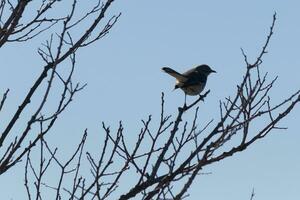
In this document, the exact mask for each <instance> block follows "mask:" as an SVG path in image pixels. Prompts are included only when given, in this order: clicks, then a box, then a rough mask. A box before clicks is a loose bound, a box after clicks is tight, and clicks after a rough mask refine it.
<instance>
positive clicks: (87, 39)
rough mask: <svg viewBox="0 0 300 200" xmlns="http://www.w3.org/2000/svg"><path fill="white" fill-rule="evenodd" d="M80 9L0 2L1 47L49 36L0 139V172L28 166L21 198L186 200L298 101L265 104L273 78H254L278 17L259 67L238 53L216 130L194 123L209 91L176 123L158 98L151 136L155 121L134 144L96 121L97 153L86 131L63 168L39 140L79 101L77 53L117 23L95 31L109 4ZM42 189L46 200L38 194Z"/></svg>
mask: <svg viewBox="0 0 300 200" xmlns="http://www.w3.org/2000/svg"><path fill="white" fill-rule="evenodd" d="M82 2H83V1H76V0H74V1H72V2H71V4H69V8H70V11H69V13H68V14H67V15H62V16H61V17H54V18H53V17H49V16H51V15H49V13H50V11H52V9H56V6H60V5H61V4H62V5H63V6H66V5H65V4H68V3H65V4H63V3H62V2H60V1H59V0H44V1H42V2H40V4H38V3H36V2H35V3H33V2H32V1H30V0H20V1H17V2H11V1H5V0H3V1H1V4H0V17H1V18H0V19H1V22H3V23H2V24H1V26H0V47H2V46H4V45H9V43H10V42H23V43H24V44H26V42H27V41H29V40H31V39H33V38H35V37H36V36H38V35H40V34H49V35H50V38H49V39H48V40H47V41H46V42H45V44H43V47H41V48H39V50H38V54H39V56H40V58H42V60H43V61H44V62H45V65H44V67H43V69H42V71H41V73H40V76H39V77H38V78H37V79H36V81H35V82H34V83H33V85H32V87H31V89H30V90H29V92H28V93H27V95H26V96H25V97H24V100H23V102H22V103H21V105H20V106H19V107H18V108H17V110H16V112H15V113H14V114H13V116H12V118H11V119H10V120H9V122H8V124H7V126H6V127H5V128H4V129H3V132H2V133H1V137H0V156H1V157H0V158H1V159H0V174H3V173H5V172H7V171H8V170H13V169H14V166H15V165H17V164H18V163H19V162H21V160H22V159H25V161H24V162H25V173H24V177H25V183H24V184H25V187H26V190H27V196H28V199H45V198H46V197H45V196H46V195H47V196H49V193H51V192H52V195H53V196H54V198H55V199H122V200H125V199H131V198H134V197H136V198H138V199H145V200H146V199H147V200H150V199H177V200H179V199H183V198H185V197H187V196H188V195H187V192H188V189H189V187H190V186H191V185H192V183H193V181H194V180H195V178H196V177H197V176H198V175H199V174H200V173H201V170H202V169H203V167H205V166H207V165H210V164H212V163H216V162H219V161H222V160H223V159H225V158H228V157H230V156H233V155H234V154H236V153H238V152H242V151H244V150H246V149H247V147H249V146H250V145H252V144H253V143H254V142H256V141H258V140H259V139H262V138H264V137H265V136H266V135H268V134H269V133H270V132H271V131H272V130H274V129H282V127H279V126H278V123H279V122H280V121H281V120H282V119H283V118H285V117H286V116H287V115H288V114H289V113H290V112H291V111H292V110H293V109H294V107H295V105H296V104H297V103H298V102H299V101H300V95H299V94H300V90H298V91H296V92H295V93H293V94H292V95H291V96H289V97H287V98H286V99H285V100H282V101H281V102H280V103H279V104H276V105H272V103H271V97H269V92H270V90H271V89H272V87H273V85H274V84H275V82H276V79H277V77H276V78H274V79H272V80H271V81H268V77H267V73H265V74H262V73H261V70H260V69H261V67H262V63H263V56H264V54H265V53H266V51H267V47H268V44H269V42H270V39H271V37H272V34H273V29H274V25H275V22H276V13H275V14H274V16H273V21H272V25H271V27H270V32H269V34H268V36H267V39H266V41H265V44H264V45H263V47H262V50H261V52H259V54H258V56H257V59H256V60H255V61H254V62H253V63H252V62H249V61H248V58H247V55H246V54H245V53H244V51H243V50H242V54H243V56H244V60H245V65H246V67H245V73H244V75H243V79H242V81H241V83H240V84H239V85H238V86H237V88H236V93H235V95H234V96H233V97H227V98H225V99H224V100H222V101H220V104H219V109H220V116H219V119H218V121H217V122H216V123H215V122H213V120H211V121H209V122H208V123H207V124H205V125H198V123H197V118H198V116H199V113H198V109H199V106H201V101H204V99H205V97H206V96H207V95H209V93H210V91H209V90H208V91H206V92H205V93H204V94H203V95H201V96H200V97H199V98H198V99H197V100H196V101H194V102H193V103H191V104H190V105H188V106H183V107H179V108H178V112H177V114H174V116H173V115H166V113H165V111H164V105H165V100H164V94H163V93H162V96H161V111H160V121H159V124H158V126H157V127H158V128H157V129H151V128H150V124H151V123H152V116H149V117H148V118H147V119H145V120H142V123H143V127H142V128H141V130H140V133H139V135H138V137H137V138H136V142H135V145H133V146H132V145H131V144H129V143H127V141H126V136H125V134H124V131H123V124H122V122H120V123H119V127H118V128H117V131H116V132H115V133H114V132H111V130H110V128H109V127H108V126H107V125H106V124H105V123H104V122H103V124H102V128H103V133H104V135H103V141H102V149H101V151H100V153H95V152H88V151H86V150H85V143H86V140H87V135H88V132H87V130H86V131H85V132H84V133H83V136H82V139H81V141H80V142H79V144H78V145H77V146H76V145H74V146H76V148H75V151H74V153H73V155H72V156H70V158H69V159H68V160H67V161H62V160H60V159H59V157H58V154H57V152H58V151H57V148H55V147H53V146H54V145H53V144H49V142H48V141H47V140H46V138H45V135H46V134H47V133H49V130H50V129H51V128H52V127H53V126H54V124H55V122H56V121H57V119H58V117H59V116H60V115H61V113H62V112H63V111H64V110H65V109H66V107H67V106H68V105H69V104H70V102H71V101H72V100H73V98H74V96H75V95H76V93H77V92H79V91H81V90H82V89H83V88H84V87H85V85H80V84H74V83H73V81H72V76H73V73H74V69H75V66H76V53H77V51H78V50H79V49H81V48H85V47H87V46H88V45H90V44H92V43H94V42H96V41H97V40H99V39H101V38H102V37H103V36H105V35H106V34H107V33H108V32H109V30H110V29H111V28H112V27H113V26H114V25H115V23H116V22H117V20H118V18H119V17H120V14H118V15H114V16H112V17H111V18H109V19H108V20H107V22H106V23H105V24H104V26H102V29H101V30H100V31H99V28H98V27H99V26H101V25H102V24H101V23H102V22H103V21H105V18H104V15H105V14H106V12H107V10H108V9H109V7H110V6H111V4H112V2H113V0H107V1H106V2H105V3H102V2H100V1H99V2H98V3H96V4H95V5H94V7H93V8H92V9H91V10H87V11H86V13H84V14H83V15H82V16H81V17H78V16H77V15H76V14H75V13H76V9H77V7H78V6H79V3H82ZM33 8H38V9H37V10H38V11H37V13H36V14H35V16H33V17H32V18H31V19H29V20H28V19H27V18H25V19H24V14H26V10H28V9H33ZM91 18H93V19H92V20H91ZM83 22H84V23H90V25H89V26H88V27H87V28H86V29H84V30H83V31H82V32H81V33H80V34H79V35H78V33H77V32H76V31H78V27H79V28H80V26H81V24H82V23H83ZM58 25H60V26H58ZM49 32H50V33H49ZM67 60H69V62H70V64H69V68H70V69H69V71H68V72H67V73H66V70H63V71H62V70H60V65H61V63H62V62H64V61H67ZM57 81H58V82H61V83H62V84H61V85H62V88H61V96H60V98H59V99H58V100H57V102H56V103H57V107H56V109H55V111H53V112H52V113H49V112H46V111H45V107H46V106H45V105H46V102H47V101H49V93H50V91H52V90H53V84H54V82H57ZM43 86H44V87H43ZM39 90H42V91H43V95H42V98H40V99H39V101H38V102H34V106H35V110H33V111H31V112H32V113H31V116H30V117H29V119H28V120H27V123H26V124H24V129H23V130H17V131H16V130H14V127H15V126H16V123H17V122H18V120H19V119H20V118H21V117H23V115H22V114H23V113H24V112H25V108H27V107H28V106H29V104H30V103H31V99H32V97H33V96H34V95H36V94H39V93H40V91H39ZM55 91H58V90H57V89H55ZM8 95H9V90H7V91H6V92H4V94H3V97H2V100H1V103H0V111H1V110H2V109H4V108H5V103H6V99H7V96H8ZM31 104H33V103H31ZM194 107H196V110H195V113H194V118H193V120H192V121H185V122H184V121H183V116H184V115H185V114H186V113H189V112H193V108H194ZM45 113H46V114H45ZM258 120H260V121H263V122H264V124H263V126H262V127H254V126H253V125H254V124H255V123H256V122H257V121H258ZM13 130H14V131H13ZM36 132H38V134H35V133H36ZM30 133H31V134H30ZM32 135H34V136H32ZM142 147H144V148H142ZM141 149H148V150H147V151H144V150H141ZM33 153H38V154H39V160H38V162H36V160H35V159H32V154H33ZM94 154H97V155H94ZM86 164H89V173H86V171H85V170H83V169H82V168H84V167H83V165H86ZM51 167H52V168H56V169H57V170H58V171H59V173H58V174H56V175H57V182H56V184H55V185H52V184H49V183H48V182H47V173H50V172H49V171H50V170H49V169H50V168H51ZM133 175H134V176H133ZM128 176H130V177H135V178H134V184H133V185H129V184H122V183H123V182H124V181H126V177H128ZM70 177H71V178H70ZM44 189H47V190H49V191H50V192H47V194H44V193H43V191H44ZM50 198H52V197H50ZM251 198H253V196H251Z"/></svg>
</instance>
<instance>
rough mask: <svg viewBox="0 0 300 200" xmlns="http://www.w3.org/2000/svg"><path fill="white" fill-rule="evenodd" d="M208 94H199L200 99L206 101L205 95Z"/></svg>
mask: <svg viewBox="0 0 300 200" xmlns="http://www.w3.org/2000/svg"><path fill="white" fill-rule="evenodd" d="M205 96H206V95H201V94H199V99H200V100H201V101H203V102H204V97H205Z"/></svg>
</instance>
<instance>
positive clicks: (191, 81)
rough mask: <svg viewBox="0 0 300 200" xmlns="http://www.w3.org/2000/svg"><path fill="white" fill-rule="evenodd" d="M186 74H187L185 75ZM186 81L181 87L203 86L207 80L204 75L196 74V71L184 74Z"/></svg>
mask: <svg viewBox="0 0 300 200" xmlns="http://www.w3.org/2000/svg"><path fill="white" fill-rule="evenodd" d="M187 73H188V74H187ZM184 75H186V77H188V79H187V80H186V81H184V82H183V85H182V86H181V87H189V86H193V85H198V84H205V83H206V80H207V76H205V75H204V74H201V73H198V72H197V71H191V70H189V71H187V72H185V73H184Z"/></svg>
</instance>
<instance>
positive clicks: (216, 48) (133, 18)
mask: <svg viewBox="0 0 300 200" xmlns="http://www.w3.org/2000/svg"><path fill="white" fill-rule="evenodd" d="M299 8H300V2H299V1H297V0H286V1H278V0H275V1H259V0H253V1H238V0H228V1H216V0H211V1H201V0H188V1H178V0H175V1H174V0H164V1H159V0H152V1H141V0H130V1H121V0H115V2H114V3H113V4H112V6H111V9H110V10H109V15H110V16H111V15H113V14H118V13H119V12H121V13H122V15H121V17H120V19H119V21H118V22H117V24H116V25H115V26H114V27H113V28H112V29H111V31H110V33H109V34H108V35H107V36H106V37H105V38H103V39H101V40H100V41H98V42H97V43H95V44H92V45H91V46H89V47H87V48H84V49H81V50H80V51H79V52H78V55H77V68H76V74H75V78H76V80H78V81H80V82H81V83H87V84H88V85H87V87H86V89H85V90H83V91H82V92H80V94H78V95H77V96H76V98H75V99H74V102H72V104H71V105H70V107H69V108H68V109H67V110H66V112H65V113H63V115H62V116H61V120H59V121H58V123H57V124H56V125H55V127H54V128H53V130H52V132H51V134H50V135H49V136H47V137H48V139H49V141H52V142H55V144H56V145H57V146H58V147H60V148H61V147H64V149H63V150H62V151H63V153H66V155H67V154H68V153H69V152H70V151H71V150H72V149H73V148H72V146H71V145H66V141H68V144H71V143H72V142H74V143H76V141H78V140H79V138H80V136H81V135H82V132H83V130H84V129H85V128H88V130H89V134H90V136H89V137H90V138H94V137H96V135H97V134H99V132H100V131H101V122H102V121H105V122H106V123H107V124H108V125H110V126H111V127H112V129H114V128H117V125H118V123H119V121H120V120H122V121H123V123H124V127H125V132H126V131H127V133H128V139H129V140H130V139H132V140H134V138H135V136H136V135H137V134H138V131H139V129H140V128H141V125H142V124H141V121H140V120H141V119H145V118H147V116H148V115H149V114H152V115H153V118H154V121H155V120H157V119H159V115H160V113H159V111H160V95H161V92H164V93H165V100H166V112H167V113H169V114H173V116H175V114H176V110H177V107H178V106H181V105H182V104H183V101H184V95H183V93H182V92H181V91H179V90H178V91H172V90H173V87H174V80H173V79H172V78H171V77H169V76H167V75H166V74H164V73H162V71H161V68H162V67H165V66H168V67H172V68H174V69H176V70H177V71H179V72H184V71H185V70H188V69H189V68H191V67H193V66H195V65H198V64H203V63H205V64H208V65H210V66H211V67H212V68H213V69H214V70H216V71H217V74H214V75H211V76H210V77H209V78H208V83H207V85H206V88H207V89H210V90H211V93H210V94H209V96H208V97H207V99H206V100H205V102H204V103H202V104H201V106H200V110H201V117H202V118H203V119H204V120H203V121H205V120H208V119H211V118H216V119H217V118H218V117H219V110H218V109H219V107H218V102H219V100H222V99H224V98H225V97H227V96H229V95H232V94H233V93H234V91H235V88H236V85H237V84H238V83H239V82H240V80H241V78H242V77H241V76H242V74H243V72H244V71H245V64H244V60H243V59H244V58H243V56H242V54H241V51H240V48H243V49H244V50H245V52H246V53H247V55H248V57H249V59H250V61H254V60H255V58H256V57H257V55H258V53H259V52H260V50H261V48H262V45H263V43H264V41H265V39H266V36H267V34H268V31H269V27H270V25H271V22H272V16H273V14H274V12H276V13H277V18H278V20H277V21H276V25H275V30H274V32H275V33H274V36H273V37H272V39H271V42H270V45H269V47H268V54H266V55H265V57H264V60H263V61H264V63H263V65H262V70H263V71H264V72H269V77H270V79H271V78H272V77H275V76H277V75H278V76H279V78H278V81H277V83H276V85H275V86H274V88H273V90H272V92H271V94H272V99H273V100H274V102H279V101H280V100H283V99H285V98H286V97H287V96H288V95H290V94H292V93H293V92H295V91H296V90H298V89H299V88H300V79H299V74H300V69H299V67H300V60H299V52H300V38H299V35H300V26H299V22H300V12H299ZM109 15H108V16H109ZM47 36H48V35H47V34H45V35H42V36H39V37H38V38H37V39H35V40H34V41H32V42H31V43H30V44H29V46H28V45H27V46H26V45H24V46H22V44H9V45H8V46H6V47H4V48H1V49H0V60H1V64H0V67H1V71H2V73H1V74H0V91H1V93H3V91H5V89H6V88H10V89H11V93H10V96H9V98H8V103H7V107H6V109H5V111H3V112H2V113H1V114H0V120H2V122H1V124H2V125H3V124H4V122H5V121H6V120H8V117H9V115H11V113H12V112H14V110H15V109H16V108H17V106H18V104H19V103H20V102H21V100H22V98H23V97H24V94H25V93H26V91H28V89H29V88H30V85H31V84H32V82H33V80H34V78H35V77H37V75H38V73H39V71H40V70H42V64H41V63H42V62H41V60H40V59H39V58H38V56H37V53H36V49H37V48H38V47H39V45H40V44H41V42H43V41H44V40H45V38H47ZM16 49H18V59H15V56H16V55H15V51H16ZM29 50H30V51H29ZM16 72H17V73H16ZM193 99H194V98H193V97H188V101H192V100H193ZM202 114H203V116H202ZM299 120H300V106H298V107H296V108H295V109H294V110H293V111H292V113H291V114H290V115H289V116H288V117H287V118H286V119H285V120H283V121H282V123H281V125H283V126H286V127H288V129H287V130H279V131H278V130H277V131H273V132H272V133H271V134H270V135H268V137H266V138H265V139H263V140H260V141H258V142H257V143H255V144H254V145H252V146H251V147H250V148H248V149H247V150H246V151H244V152H242V153H238V154H236V155H234V156H233V157H230V158H228V159H226V160H224V161H222V162H219V163H216V164H213V165H211V166H209V167H207V168H205V169H204V172H209V173H210V174H209V175H202V176H200V177H199V178H198V179H197V181H196V182H195V183H194V185H193V186H192V187H191V189H190V190H189V194H190V198H188V199H196V198H199V197H201V199H206V200H220V199H231V200H241V199H250V195H251V191H252V189H254V190H255V198H254V199H255V200H263V199H273V200H282V199H287V200H288V199H291V200H292V199H297V198H299V185H300V172H299V171H300V157H299V152H300V146H299V142H298V141H300V135H299V129H298V124H299ZM88 144H89V145H90V148H91V149H93V148H97V143H96V141H95V140H92V139H91V140H89V141H88ZM22 170H23V166H22V164H20V165H19V166H17V167H16V168H15V169H13V170H11V171H10V172H8V173H6V174H5V175H2V176H1V177H0V188H3V186H2V184H3V183H5V184H6V186H5V187H6V189H5V191H1V199H16V200H17V199H23V198H24V195H25V190H24V188H23V182H20V180H21V181H22V178H20V176H21V175H22V173H23V171H22ZM18 180H19V181H18ZM17 188H20V189H17ZM16 189H17V191H20V192H17V193H16Z"/></svg>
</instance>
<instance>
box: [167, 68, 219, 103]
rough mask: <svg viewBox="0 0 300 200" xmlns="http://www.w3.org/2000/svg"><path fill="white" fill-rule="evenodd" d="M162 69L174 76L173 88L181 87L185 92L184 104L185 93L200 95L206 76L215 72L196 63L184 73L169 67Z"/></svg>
mask: <svg viewBox="0 0 300 200" xmlns="http://www.w3.org/2000/svg"><path fill="white" fill-rule="evenodd" d="M162 71H164V72H166V73H167V74H169V75H171V76H173V77H174V78H176V84H175V88H174V90H175V89H178V88H180V89H182V90H183V91H184V94H185V98H184V104H185V105H186V95H190V96H195V95H200V93H201V92H202V91H203V89H204V87H205V85H206V81H207V76H208V75H209V74H211V73H216V71H215V70H212V69H211V68H210V67H209V66H208V65H206V64H202V65H198V66H196V67H194V68H192V69H190V70H188V71H186V72H184V73H179V72H177V71H175V70H174V69H171V68H169V67H163V68H162Z"/></svg>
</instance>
